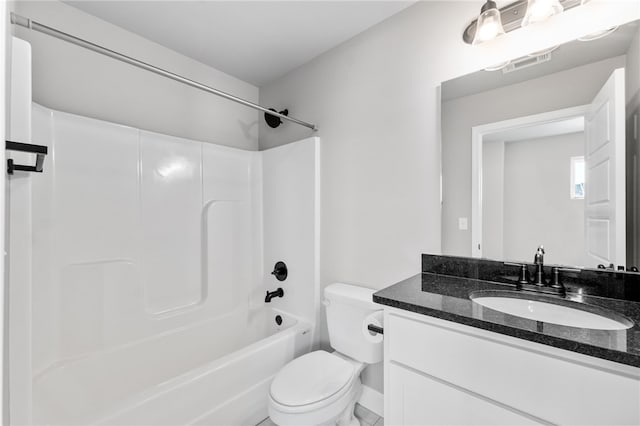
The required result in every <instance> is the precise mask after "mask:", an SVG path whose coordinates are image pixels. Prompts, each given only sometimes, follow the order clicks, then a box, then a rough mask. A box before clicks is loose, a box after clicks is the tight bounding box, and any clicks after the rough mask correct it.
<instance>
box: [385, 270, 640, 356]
mask: <svg viewBox="0 0 640 426" xmlns="http://www.w3.org/2000/svg"><path fill="white" fill-rule="evenodd" d="M479 290H515V285H511V284H506V283H496V282H491V281H484V280H479V279H472V278H468V277H458V276H450V275H441V274H436V273H429V272H423V273H422V274H418V275H415V276H413V277H411V278H408V279H406V280H404V281H401V282H399V283H397V284H395V285H392V286H390V287H387V288H385V289H383V290H380V291H378V292H377V293H375V294H374V295H373V301H374V302H376V303H379V304H382V305H387V306H392V307H394V308H399V309H403V310H406V311H411V312H416V313H418V314H423V315H428V316H432V317H435V318H440V319H443V320H447V321H452V322H456V323H459V324H464V325H468V326H471V327H476V328H481V329H484V330H488V331H492V332H495V333H500V334H504V335H507V336H512V337H516V338H520V339H524V340H529V341H532V342H536V343H541V344H544V345H549V346H554V347H557V348H561V349H566V350H569V351H573V352H578V353H581V354H585V355H590V356H593V357H597V358H602V359H606V360H610V361H614V362H619V363H622V364H627V365H631V366H634V367H640V303H638V302H634V301H628V300H621V299H614V298H608V297H600V296H593V295H584V294H579V293H568V294H567V297H566V299H568V300H570V301H574V302H578V303H585V304H588V305H591V306H596V307H600V308H605V309H608V310H612V311H614V312H616V313H618V314H621V315H623V316H625V317H626V318H628V319H630V320H631V321H633V323H634V325H633V326H632V327H631V328H628V329H626V330H591V329H583V328H576V327H568V326H562V325H557V324H551V323H543V322H541V321H535V320H529V319H526V318H521V317H518V316H513V315H509V314H505V313H502V312H498V311H495V310H492V309H489V308H486V307H483V306H481V305H479V304H477V303H475V302H473V301H472V300H471V299H470V297H469V294H470V293H471V292H473V291H479ZM552 297H554V296H552Z"/></svg>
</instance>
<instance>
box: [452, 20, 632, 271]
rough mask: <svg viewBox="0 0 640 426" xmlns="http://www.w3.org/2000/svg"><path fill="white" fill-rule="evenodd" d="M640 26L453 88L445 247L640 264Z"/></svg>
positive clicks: (465, 252) (503, 256)
mask: <svg viewBox="0 0 640 426" xmlns="http://www.w3.org/2000/svg"><path fill="white" fill-rule="evenodd" d="M639 22H640V21H636V22H631V23H628V24H626V25H624V26H621V27H619V28H618V29H617V30H616V31H614V32H613V33H611V34H609V35H607V36H606V37H602V38H599V39H595V40H576V41H573V42H571V43H567V44H564V45H561V46H559V47H557V48H555V49H554V50H552V51H548V52H538V53H537V54H536V55H535V56H527V57H524V58H518V59H515V60H513V61H511V63H509V64H508V65H507V66H506V67H504V68H502V69H499V70H495V71H487V70H482V71H478V72H476V73H473V74H470V75H466V76H463V77H460V78H456V79H454V80H450V81H446V82H444V83H443V84H442V87H441V102H442V105H441V114H442V115H441V120H442V121H441V125H442V127H441V135H442V185H443V192H442V252H443V254H450V255H457V256H473V257H483V258H488V259H496V260H507V261H514V262H532V261H533V256H534V254H535V251H536V249H537V247H538V246H539V245H541V244H542V245H544V247H545V251H546V255H545V263H547V264H560V265H572V266H579V267H586V268H596V267H597V266H598V265H603V266H605V267H611V266H613V267H615V268H618V267H621V266H622V267H627V268H628V269H631V268H632V267H634V266H640V223H638V222H639V221H640V217H639V212H638V202H639V200H640V177H639V171H638V167H639V165H638V164H637V162H638V160H637V156H638V152H639V151H640V146H639V144H640V142H639V138H638V131H639V130H638V126H639V123H638V115H639V114H640V23H639Z"/></svg>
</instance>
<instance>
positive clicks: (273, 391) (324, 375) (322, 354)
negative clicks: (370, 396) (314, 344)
mask: <svg viewBox="0 0 640 426" xmlns="http://www.w3.org/2000/svg"><path fill="white" fill-rule="evenodd" d="M359 373H360V372H359V371H357V369H356V368H355V366H354V364H353V363H350V362H348V361H346V360H345V359H343V358H342V357H340V356H337V355H334V354H331V353H329V352H326V351H315V352H310V353H308V354H306V355H303V356H301V357H299V358H296V359H295V360H293V361H292V362H290V363H289V364H287V365H286V366H285V367H284V368H283V369H282V370H280V372H279V373H278V374H277V375H276V377H275V378H274V380H273V382H272V383H271V387H270V390H269V396H270V399H271V402H272V404H274V405H275V406H277V408H278V410H279V411H282V412H287V413H297V412H308V411H313V410H316V409H319V408H322V407H325V406H327V405H330V404H332V403H333V402H334V401H336V400H339V399H340V398H341V397H342V396H344V395H345V394H347V393H348V392H349V391H350V390H351V388H352V387H353V383H354V382H355V380H354V379H356V378H357V377H358V375H359Z"/></svg>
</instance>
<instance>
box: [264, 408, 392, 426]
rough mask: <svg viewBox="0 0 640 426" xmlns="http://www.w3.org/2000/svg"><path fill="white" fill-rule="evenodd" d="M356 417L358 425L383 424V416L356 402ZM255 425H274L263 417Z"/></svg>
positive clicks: (379, 425)
mask: <svg viewBox="0 0 640 426" xmlns="http://www.w3.org/2000/svg"><path fill="white" fill-rule="evenodd" d="M355 414H356V417H357V418H358V420H360V426H384V418H383V417H380V416H379V415H377V414H376V413H374V412H373V411H370V410H367V409H366V408H364V407H363V406H362V405H360V404H356V410H355ZM257 426H276V424H275V423H273V422H272V421H271V419H270V418H268V417H267V418H266V419H264V420H263V421H262V422H260V423H259V424H258V425H257Z"/></svg>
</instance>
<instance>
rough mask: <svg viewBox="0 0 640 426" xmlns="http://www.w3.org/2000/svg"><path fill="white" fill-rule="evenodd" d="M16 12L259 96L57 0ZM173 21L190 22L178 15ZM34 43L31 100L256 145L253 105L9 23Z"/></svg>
mask: <svg viewBox="0 0 640 426" xmlns="http://www.w3.org/2000/svg"><path fill="white" fill-rule="evenodd" d="M11 8H12V9H13V10H14V11H15V12H16V13H18V14H20V15H23V16H26V17H29V18H31V19H33V20H36V21H39V22H41V23H43V24H45V25H48V26H52V27H54V28H57V29H59V30H61V31H64V32H68V33H70V34H73V35H76V36H78V37H81V38H84V39H86V40H89V41H92V42H94V43H97V44H100V45H103V46H105V47H107V48H109V49H112V50H115V51H118V52H121V53H124V54H126V55H129V56H132V57H134V58H136V59H139V60H142V61H144V62H148V63H150V64H153V65H155V66H158V67H160V68H163V69H166V70H168V71H171V72H174V73H177V74H180V75H183V76H185V77H187V78H191V79H193V80H196V81H198V82H201V83H204V84H207V85H210V86H213V87H215V88H217V89H220V90H223V91H225V92H228V93H232V94H234V95H236V96H239V97H241V98H245V99H247V100H249V101H252V102H256V101H257V99H258V88H257V87H255V86H253V85H251V84H248V83H245V82H243V81H241V80H239V79H237V78H235V77H232V76H230V75H227V74H224V73H222V72H220V71H218V70H216V69H214V68H211V67H209V66H206V65H204V64H202V63H200V62H197V61H195V60H193V59H190V58H187V57H186V56H183V55H181V54H178V53H177V52H175V51H172V50H170V49H168V48H166V47H163V46H160V45H159V44H156V43H153V42H151V41H149V40H147V39H144V38H142V37H140V36H138V35H136V34H134V33H131V32H128V31H126V30H123V29H122V28H119V27H117V26H115V25H112V24H109V23H107V22H105V21H102V20H100V19H98V18H95V17H93V16H91V15H88V14H86V13H84V12H81V11H80V10H78V9H76V8H74V7H71V6H68V5H66V4H64V3H61V2H59V1H55V0H51V1H26V0H20V1H17V2H15V3H12V4H11ZM176 25H188V24H187V23H179V22H176ZM12 29H13V31H14V34H15V35H17V36H18V37H20V38H23V39H25V40H27V41H28V42H30V43H31V45H32V48H33V100H34V101H35V102H38V103H40V104H42V105H45V106H47V107H50V108H53V109H56V110H59V111H65V112H70V113H74V114H81V115H83V116H88V117H92V118H97V119H101V120H107V121H111V122H114V123H121V124H125V125H128V126H132V127H136V128H140V129H145V130H150V131H155V132H159V133H163V134H167V135H173V136H178V137H184V138H189V139H195V140H202V141H207V142H213V143H216V144H220V145H228V146H233V147H237V148H244V149H252V150H255V149H257V148H258V118H259V114H258V112H257V111H254V110H252V109H249V108H247V107H245V106H242V105H239V104H235V103H233V102H231V101H228V100H225V99H222V98H218V97H216V96H214V95H211V94H207V93H205V92H201V91H199V90H197V89H194V88H190V87H187V86H185V85H183V84H180V83H177V82H174V81H172V80H169V79H167V78H165V77H161V76H158V75H155V74H152V73H150V72H148V71H144V70H141V69H138V68H135V67H133V66H131V65H128V64H125V63H122V62H119V61H116V60H114V59H111V58H108V57H105V56H102V55H99V54H97V53H93V52H90V51H88V50H86V49H83V48H81V47H77V46H74V45H71V44H69V43H67V42H64V41H61V40H57V39H54V38H52V37H50V36H47V35H44V34H40V33H36V32H34V31H31V30H28V29H25V28H22V27H18V26H15V25H13V26H12Z"/></svg>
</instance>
